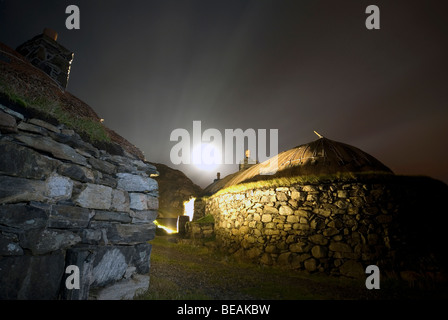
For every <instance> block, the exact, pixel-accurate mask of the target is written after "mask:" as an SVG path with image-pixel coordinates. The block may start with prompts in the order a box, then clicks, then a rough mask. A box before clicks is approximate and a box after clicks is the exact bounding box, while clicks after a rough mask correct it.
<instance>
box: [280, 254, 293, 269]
mask: <svg viewBox="0 0 448 320" xmlns="http://www.w3.org/2000/svg"><path fill="white" fill-rule="evenodd" d="M290 259H291V252H284V253H282V254H280V255H279V256H278V259H277V263H278V264H279V265H283V266H286V265H288V264H289V263H290Z"/></svg>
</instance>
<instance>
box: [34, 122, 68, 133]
mask: <svg viewBox="0 0 448 320" xmlns="http://www.w3.org/2000/svg"><path fill="white" fill-rule="evenodd" d="M28 123H31V124H34V125H36V126H39V127H42V128H45V129H47V130H50V131H52V132H56V133H60V132H61V130H59V129H58V128H57V127H56V126H54V125H52V124H50V123H48V122H45V121H43V120H40V119H30V120H29V121H28Z"/></svg>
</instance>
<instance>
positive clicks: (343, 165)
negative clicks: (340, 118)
mask: <svg viewBox="0 0 448 320" xmlns="http://www.w3.org/2000/svg"><path fill="white" fill-rule="evenodd" d="M338 172H386V173H392V170H390V169H389V168H388V167H386V166H385V165H384V164H382V163H381V162H380V161H379V160H377V159H376V158H374V157H373V156H371V155H369V154H368V153H366V152H364V151H362V150H360V149H358V148H356V147H353V146H350V145H348V144H345V143H342V142H337V141H333V140H330V139H327V138H324V137H322V136H320V135H319V139H317V140H315V141H312V142H310V143H307V144H303V145H299V146H297V147H295V148H292V149H290V150H287V151H284V152H281V153H279V154H278V155H276V156H274V157H272V158H271V159H268V160H266V161H264V162H262V163H259V164H256V165H254V166H252V167H250V168H248V169H246V170H243V171H238V172H236V173H234V174H231V175H229V176H227V177H225V178H224V179H221V180H218V181H215V182H214V183H213V184H211V185H210V186H208V187H207V188H206V189H205V190H204V193H205V194H213V193H215V192H217V191H218V190H220V189H223V188H227V187H229V186H232V185H236V184H239V183H242V182H249V181H257V180H267V179H271V178H276V177H293V176H301V175H331V174H336V173H338Z"/></svg>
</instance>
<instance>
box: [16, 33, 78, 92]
mask: <svg viewBox="0 0 448 320" xmlns="http://www.w3.org/2000/svg"><path fill="white" fill-rule="evenodd" d="M57 39H58V33H57V32H56V31H54V30H52V29H49V28H45V29H44V31H43V33H42V34H40V35H38V36H35V37H34V38H33V39H31V40H28V41H27V42H25V43H23V44H21V45H20V46H18V47H17V49H16V51H17V52H18V53H20V54H21V55H23V56H24V57H25V58H26V59H27V60H28V61H29V62H30V63H31V64H33V65H34V66H36V67H38V68H39V69H41V70H43V71H44V72H45V73H46V74H48V75H49V76H50V77H51V78H52V79H53V80H54V81H55V82H56V83H57V84H58V85H59V86H61V87H62V88H63V89H64V90H65V89H66V88H67V84H68V79H69V75H70V68H71V64H72V61H73V52H71V51H70V50H68V49H66V48H65V47H63V46H62V45H60V44H59V43H58V42H57Z"/></svg>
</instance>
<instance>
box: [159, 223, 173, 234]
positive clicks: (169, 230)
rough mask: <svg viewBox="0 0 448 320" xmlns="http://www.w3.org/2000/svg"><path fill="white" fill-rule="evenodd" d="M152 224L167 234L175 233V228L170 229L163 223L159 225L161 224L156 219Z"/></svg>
mask: <svg viewBox="0 0 448 320" xmlns="http://www.w3.org/2000/svg"><path fill="white" fill-rule="evenodd" d="M154 224H155V225H156V226H157V227H159V228H160V229H163V230H165V231H166V232H167V233H168V234H172V233H177V230H176V229H171V228H169V227H166V226H164V225H161V224H160V223H159V222H157V221H154Z"/></svg>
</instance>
